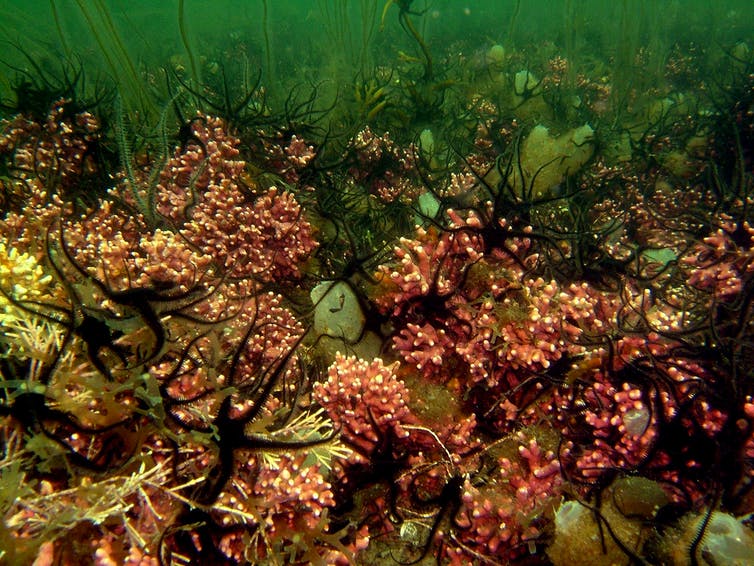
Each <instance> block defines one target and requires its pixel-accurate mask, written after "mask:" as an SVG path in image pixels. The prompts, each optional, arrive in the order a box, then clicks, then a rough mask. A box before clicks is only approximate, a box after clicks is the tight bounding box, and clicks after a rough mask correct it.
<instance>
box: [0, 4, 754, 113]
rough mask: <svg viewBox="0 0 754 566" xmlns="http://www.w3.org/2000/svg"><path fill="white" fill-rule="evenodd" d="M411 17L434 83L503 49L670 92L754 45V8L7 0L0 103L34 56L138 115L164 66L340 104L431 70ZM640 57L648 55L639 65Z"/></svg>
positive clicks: (160, 87)
mask: <svg viewBox="0 0 754 566" xmlns="http://www.w3.org/2000/svg"><path fill="white" fill-rule="evenodd" d="M401 4H407V6H406V8H407V10H403V9H402V8H401ZM403 12H405V13H406V14H407V15H408V18H409V19H410V20H411V22H412V25H414V26H415V28H416V31H417V33H418V34H419V36H420V37H421V38H422V40H423V41H424V43H425V44H426V48H427V53H428V54H430V56H431V57H432V59H433V61H432V63H433V65H432V66H433V69H432V71H433V78H434V79H436V80H438V81H441V80H450V79H452V80H464V79H466V80H469V73H468V71H469V70H477V71H478V70H479V69H478V68H477V67H478V66H479V63H480V58H482V57H483V54H484V53H485V52H486V51H487V50H488V49H489V48H490V47H491V46H493V45H496V44H499V45H502V46H504V47H505V48H506V49H508V50H509V53H510V50H511V49H517V50H520V51H519V54H520V57H521V58H520V65H521V66H522V68H523V67H526V66H529V67H532V68H535V67H537V65H540V66H541V63H542V57H543V55H546V54H547V53H549V54H554V53H558V54H561V55H563V56H564V57H567V58H568V60H569V62H570V63H571V67H570V68H569V73H571V76H576V75H577V74H578V73H580V72H585V73H592V74H593V73H594V72H600V71H601V72H602V73H603V74H608V73H613V74H614V75H616V76H617V75H620V77H619V78H618V81H617V82H618V83H619V84H621V85H628V84H630V83H635V82H637V81H638V82H641V83H642V84H646V85H652V83H653V82H654V83H655V84H656V86H657V87H662V84H661V83H662V81H661V78H660V77H661V72H662V68H663V65H664V64H665V63H666V61H667V59H668V57H669V55H670V54H671V52H672V50H673V49H674V48H676V49H678V47H679V46H680V48H681V49H686V48H692V47H693V48H695V49H697V50H699V49H703V50H704V51H705V56H706V57H707V58H708V59H710V60H711V61H714V59H715V58H716V57H719V56H720V52H721V51H722V50H725V49H730V48H731V46H734V45H735V44H736V43H738V42H741V41H744V42H745V41H747V40H749V41H751V38H752V37H754V30H753V29H752V27H753V26H754V6H753V5H752V3H751V2H746V1H740V2H733V1H728V2H711V1H704V0H698V1H697V0H693V1H692V0H688V1H679V0H676V1H670V0H667V1H640V0H623V1H621V2H601V1H599V0H595V1H587V0H581V1H579V0H564V1H562V2H545V1H520V0H519V1H513V0H504V1H494V0H493V1H476V2H471V1H470V2H459V1H452V0H445V1H440V0H437V1H434V2H430V1H428V0H427V1H421V0H416V1H411V2H405V1H404V2H395V3H389V2H385V1H382V0H312V1H303V0H302V1H298V2H296V1H288V0H282V1H280V0H268V1H259V0H256V1H254V0H248V1H245V2H238V1H235V2H234V1H228V0H220V1H213V2H201V1H191V0H187V1H185V2H176V1H175V0H172V1H166V2H153V1H147V0H135V1H133V2H118V1H105V0H99V1H94V0H77V1H72V0H71V1H66V2H61V1H59V0H58V1H55V0H52V1H51V2H44V1H40V0H35V1H28V2H27V1H23V2H22V1H17V0H11V1H7V2H4V3H3V5H2V7H0V21H1V22H2V27H1V28H0V38H1V39H2V40H3V44H2V45H3V48H2V51H1V53H2V56H1V57H0V59H2V62H3V63H4V65H3V67H2V68H0V93H2V95H3V96H4V97H8V96H11V94H10V90H11V85H12V83H13V82H14V80H16V78H17V77H18V71H17V69H19V68H20V69H23V70H29V69H30V62H29V60H28V59H27V57H26V56H28V57H30V58H31V59H33V60H34V61H35V62H36V64H38V65H40V66H41V67H42V68H46V69H49V70H50V71H53V72H54V71H55V70H56V69H57V68H59V66H60V65H61V62H62V61H64V60H68V61H71V60H75V61H76V62H77V64H79V65H80V66H81V67H82V68H83V70H84V72H85V75H86V79H87V80H88V84H89V85H90V88H91V85H93V84H94V83H95V82H97V81H104V82H110V81H113V82H114V83H115V85H116V88H117V89H118V90H119V91H120V92H121V93H122V94H123V96H125V97H126V98H128V99H129V100H130V101H131V103H132V104H134V105H136V104H142V105H150V104H152V105H159V104H160V103H164V100H165V98H166V97H168V96H169V95H168V94H167V93H166V89H165V85H164V80H163V79H162V77H161V73H162V71H161V69H163V68H167V69H168V70H171V71H174V70H176V69H177V70H179V71H180V72H181V74H182V76H183V77H185V78H186V79H187V80H191V81H194V82H195V83H196V84H199V83H201V82H202V81H203V80H212V79H213V77H215V76H216V75H217V74H218V73H219V72H221V70H222V69H225V72H226V74H227V75H229V80H230V81H231V82H232V84H235V85H237V86H240V85H241V84H242V81H243V80H244V77H243V75H244V74H245V75H246V77H245V80H247V81H249V80H253V81H256V80H257V77H259V79H260V80H261V84H262V85H263V86H264V87H265V88H266V89H268V91H269V92H270V93H271V95H272V96H273V99H272V100H275V101H277V102H278V103H282V101H283V100H284V99H285V97H284V93H287V92H289V91H290V90H291V89H294V88H301V86H302V85H312V84H316V85H319V91H318V97H319V98H320V99H321V102H322V104H330V103H333V102H335V103H337V101H338V100H342V97H343V90H348V89H351V88H352V85H353V83H354V80H356V79H357V78H359V77H361V78H368V77H370V76H372V75H373V74H374V73H375V70H378V69H381V68H382V69H384V68H394V67H395V66H396V65H397V64H399V62H400V61H408V60H410V59H411V58H417V59H418V60H419V61H417V64H418V65H421V64H422V63H425V61H423V58H424V54H423V52H422V49H421V48H420V46H419V45H418V43H417V41H416V40H415V38H414V37H412V35H411V34H410V33H409V32H408V31H407V30H406V29H405V27H406V26H405V25H404V26H402V25H401V20H400V14H401V13H403ZM641 50H645V51H646V52H647V54H648V56H647V58H646V59H645V60H644V61H643V62H642V64H641V65H638V66H637V65H635V64H633V59H634V58H635V56H636V54H637V53H638V52H640V51H641ZM597 67H602V68H597ZM461 71H464V72H461ZM459 75H460V76H459ZM338 96H340V98H338Z"/></svg>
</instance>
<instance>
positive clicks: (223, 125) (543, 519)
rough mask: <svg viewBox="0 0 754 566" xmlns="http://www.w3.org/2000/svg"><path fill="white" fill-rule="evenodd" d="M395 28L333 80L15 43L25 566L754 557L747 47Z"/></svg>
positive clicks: (13, 336)
mask: <svg viewBox="0 0 754 566" xmlns="http://www.w3.org/2000/svg"><path fill="white" fill-rule="evenodd" d="M391 4H392V5H391ZM404 4H410V3H405V2H393V3H391V2H388V3H387V5H386V6H385V10H384V12H383V13H382V19H383V20H385V19H386V18H388V20H389V22H391V23H392V25H393V26H394V28H395V30H397V33H402V34H404V36H403V37H404V39H405V40H406V41H407V42H408V45H409V46H413V48H414V49H413V51H411V52H406V51H403V50H396V52H390V58H389V62H388V63H379V62H377V63H373V64H371V65H369V64H366V63H364V61H362V65H361V70H362V72H360V73H358V74H356V75H351V76H350V78H349V79H348V80H343V81H341V83H339V84H337V85H335V86H333V84H332V83H331V82H326V81H323V82H316V81H309V82H307V81H303V80H301V81H299V80H298V79H296V78H294V77H288V82H285V81H284V80H283V79H280V80H281V82H277V83H275V82H272V80H271V79H269V77H267V78H268V80H269V81H270V82H269V83H268V84H265V80H264V78H262V75H255V74H254V73H253V72H252V73H249V72H247V71H243V72H242V71H241V70H239V69H241V68H242V67H241V66H239V65H237V64H235V63H236V62H237V61H238V60H239V59H242V58H243V53H244V52H243V49H242V46H241V45H240V44H239V43H238V39H237V38H233V41H235V42H236V43H233V42H232V41H231V43H230V44H228V45H223V46H222V49H220V50H218V52H217V54H216V56H214V57H210V56H206V57H193V56H192V53H191V51H190V50H188V55H189V56H185V55H184V56H183V57H181V56H176V57H175V58H174V59H172V60H171V61H170V62H169V63H167V64H165V66H164V68H143V69H142V68H141V67H139V65H138V64H134V65H133V67H132V69H131V71H132V73H125V72H124V76H123V77H120V78H119V79H118V80H111V81H110V82H108V81H93V80H91V76H92V73H91V72H90V71H89V70H88V69H87V68H86V65H85V64H83V63H82V59H78V58H76V57H72V58H69V59H63V60H62V62H59V63H57V64H52V63H51V62H50V60H49V59H47V60H38V59H37V58H36V57H35V56H34V54H33V53H32V52H31V51H27V50H24V49H22V48H20V47H19V48H18V51H19V53H20V59H21V61H22V63H20V64H15V65H13V66H12V67H9V69H10V72H9V74H10V75H11V80H10V83H11V84H12V85H13V88H12V92H9V93H7V96H5V97H4V98H3V100H2V113H3V114H2V115H3V116H5V118H4V119H3V121H2V122H1V123H0V234H2V239H1V240H0V251H1V253H0V327H1V328H0V376H1V381H0V439H1V440H2V453H1V456H2V459H1V460H0V562H2V563H7V564H32V563H33V564H35V565H37V566H42V565H52V564H61V565H74V564H76V565H78V564H97V565H110V564H144V565H151V564H174V565H181V564H348V563H355V564H433V563H440V564H470V563H473V564H480V565H487V564H527V565H531V564H555V565H568V564H581V565H603V564H678V565H682V564H689V565H692V564H698V565H700V564H708V565H721V564H754V533H753V532H752V530H751V525H750V524H749V519H750V516H751V513H752V511H754V494H752V490H751V488H752V480H753V479H754V317H752V311H754V222H753V220H754V212H753V211H752V206H754V176H753V175H754V170H753V169H752V167H753V166H752V159H753V158H754V55H752V51H751V47H752V46H751V45H749V44H747V43H746V42H744V41H736V42H731V43H730V44H729V45H724V44H714V45H713V44H709V45H705V46H703V45H702V44H699V43H693V42H684V41H681V40H679V41H678V42H676V43H674V44H672V45H670V46H669V47H668V49H667V50H666V51H664V52H663V53H662V54H661V55H662V56H661V57H658V54H657V53H655V52H653V50H652V47H651V46H647V47H642V46H636V49H633V50H632V51H630V52H628V53H611V54H605V55H604V56H599V55H594V54H591V55H590V57H580V59H579V63H578V64H576V63H574V62H573V60H574V59H573V57H574V56H573V54H572V53H568V51H567V50H565V49H564V48H560V47H558V45H556V44H554V43H552V44H548V43H541V44H537V45H497V44H493V43H491V42H490V43H489V44H488V45H482V46H480V45H479V44H476V45H474V46H471V47H469V46H468V45H466V44H460V43H459V44H453V45H447V46H442V45H433V46H428V44H427V43H426V42H425V40H424V37H423V36H422V34H421V27H419V25H418V24H419V22H420V21H421V19H422V18H423V17H425V16H424V15H423V14H419V13H415V12H412V11H410V10H406V9H404V6H403V5H404ZM383 23H384V22H383ZM399 24H400V26H399ZM229 41H230V40H229ZM125 55H126V54H125V51H124V52H122V53H120V54H119V55H117V57H120V58H121V59H122V58H123V57H124V56H125ZM252 59H253V58H249V60H248V61H247V63H248V64H249V65H252V67H253V60H252ZM244 60H245V61H246V59H244ZM268 63H269V59H268ZM244 69H245V67H244ZM364 69H368V72H364ZM6 70H7V69H6ZM86 79H89V80H88V81H87V80H86ZM142 83H143V84H144V85H146V86H145V87H144V89H140V88H135V85H138V84H142Z"/></svg>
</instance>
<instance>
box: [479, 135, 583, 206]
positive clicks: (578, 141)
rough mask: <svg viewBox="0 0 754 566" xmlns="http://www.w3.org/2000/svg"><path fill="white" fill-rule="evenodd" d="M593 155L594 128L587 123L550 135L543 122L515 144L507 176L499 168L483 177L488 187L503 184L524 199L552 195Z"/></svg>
mask: <svg viewBox="0 0 754 566" xmlns="http://www.w3.org/2000/svg"><path fill="white" fill-rule="evenodd" d="M593 154H594V130H593V129H592V128H591V126H589V124H584V125H583V126H580V127H578V128H573V129H571V130H568V131H567V132H565V133H563V134H561V135H559V136H554V135H552V134H551V133H550V131H549V130H548V129H547V128H546V127H545V126H543V125H539V126H536V127H535V128H534V129H532V131H531V132H529V135H528V136H527V137H526V139H524V141H523V142H521V144H520V145H519V147H518V149H517V152H516V155H514V156H513V163H512V166H511V167H510V173H509V174H508V178H507V179H505V180H504V179H503V178H502V174H503V172H502V169H503V167H496V168H495V169H493V170H492V171H490V172H489V173H488V174H487V175H486V176H485V179H484V180H485V182H486V183H487V184H488V185H490V186H492V187H496V186H499V184H500V183H501V182H506V184H507V185H508V186H509V187H510V188H511V189H512V190H513V192H514V193H515V194H516V195H517V196H518V197H522V198H525V199H530V198H534V199H541V198H547V197H550V196H555V195H556V194H557V191H558V186H559V185H560V184H561V183H562V182H563V181H565V179H566V178H567V177H568V176H569V175H573V174H574V173H575V172H576V171H578V170H579V169H580V168H581V167H582V166H583V165H584V164H585V163H586V162H587V161H589V159H590V158H591V157H592V155H593Z"/></svg>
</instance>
